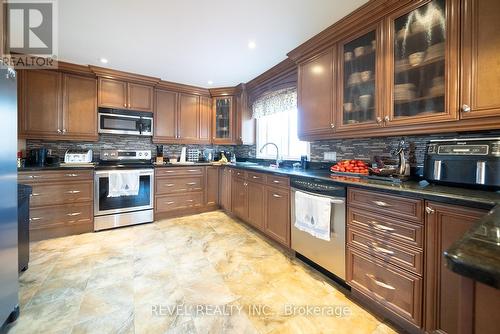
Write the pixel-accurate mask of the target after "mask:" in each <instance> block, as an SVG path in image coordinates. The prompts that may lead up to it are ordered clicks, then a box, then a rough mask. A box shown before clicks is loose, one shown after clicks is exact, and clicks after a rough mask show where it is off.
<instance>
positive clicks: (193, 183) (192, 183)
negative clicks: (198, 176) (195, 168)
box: [186, 182, 196, 186]
mask: <svg viewBox="0 0 500 334" xmlns="http://www.w3.org/2000/svg"><path fill="white" fill-rule="evenodd" d="M186 185H188V186H194V185H196V182H189V183H186Z"/></svg>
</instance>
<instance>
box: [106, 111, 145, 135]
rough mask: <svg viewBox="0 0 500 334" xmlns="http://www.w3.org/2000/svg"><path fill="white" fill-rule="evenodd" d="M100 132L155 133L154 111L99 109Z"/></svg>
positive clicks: (124, 133) (125, 133)
mask: <svg viewBox="0 0 500 334" xmlns="http://www.w3.org/2000/svg"><path fill="white" fill-rule="evenodd" d="M99 133H112V134H123V135H134V136H152V135H153V113H148V112H129V111H122V110H114V109H104V108H100V109H99Z"/></svg>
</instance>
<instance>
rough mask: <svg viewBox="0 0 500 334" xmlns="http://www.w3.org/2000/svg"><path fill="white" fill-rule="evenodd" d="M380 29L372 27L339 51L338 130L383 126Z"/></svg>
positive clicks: (342, 46) (342, 45)
mask: <svg viewBox="0 0 500 334" xmlns="http://www.w3.org/2000/svg"><path fill="white" fill-rule="evenodd" d="M379 35H380V27H379V26H376V27H372V28H370V29H368V30H365V31H363V32H361V34H358V35H356V36H355V37H351V38H350V39H347V40H346V41H344V42H342V43H341V44H340V47H339V55H338V59H339V79H338V82H339V83H340V84H339V94H338V96H339V106H338V107H337V117H338V118H340V119H339V120H338V121H337V123H338V130H339V131H342V130H343V129H352V128H366V127H374V126H381V125H382V115H381V114H380V110H381V108H379V107H378V105H379V103H380V101H379V100H380V96H381V94H380V92H378V91H377V89H379V87H381V86H380V84H379V81H380V77H381V76H380V74H381V73H379V68H380V67H379V62H380V60H381V59H380V58H379V51H378V49H380V47H378V46H379V41H380V39H379Z"/></svg>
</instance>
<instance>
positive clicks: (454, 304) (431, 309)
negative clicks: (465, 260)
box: [424, 202, 498, 334]
mask: <svg viewBox="0 0 500 334" xmlns="http://www.w3.org/2000/svg"><path fill="white" fill-rule="evenodd" d="M426 208H427V212H428V213H427V216H426V228H427V234H426V235H427V237H426V249H425V251H426V291H425V299H426V303H425V307H424V309H425V313H426V317H425V319H426V320H425V329H426V330H427V331H439V332H440V333H448V334H452V333H453V334H456V333H461V334H466V333H471V334H472V333H478V334H479V333H483V332H474V330H473V328H474V317H475V315H474V313H475V312H476V314H477V316H478V317H481V314H480V313H478V311H477V310H476V311H474V289H475V285H477V284H476V283H474V281H473V280H472V279H469V278H466V277H463V276H461V275H459V274H456V273H454V272H452V271H451V270H449V269H448V268H446V266H445V259H444V257H443V255H442V254H443V252H444V251H445V250H446V249H448V248H449V247H450V246H451V245H452V244H453V243H454V242H455V241H456V240H458V239H460V238H461V237H462V236H463V235H464V234H465V232H467V231H468V230H469V229H470V228H471V227H472V226H473V225H474V224H475V223H476V222H478V221H479V219H480V218H481V217H483V216H484V215H486V213H487V212H486V211H483V210H477V209H468V208H464V207H461V206H453V205H446V204H440V203H434V202H427V203H426ZM497 311H498V310H497ZM495 320H496V319H494V318H491V319H490V320H489V321H490V322H493V321H495ZM477 325H479V326H481V324H477Z"/></svg>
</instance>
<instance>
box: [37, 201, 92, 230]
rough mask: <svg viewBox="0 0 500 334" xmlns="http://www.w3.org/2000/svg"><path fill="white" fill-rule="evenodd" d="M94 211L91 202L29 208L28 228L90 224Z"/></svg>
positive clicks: (39, 228) (38, 228)
mask: <svg viewBox="0 0 500 334" xmlns="http://www.w3.org/2000/svg"><path fill="white" fill-rule="evenodd" d="M93 220H94V212H93V207H92V204H90V203H82V204H69V205H59V206H51V207H44V208H34V209H31V210H30V230H41V229H48V228H56V227H64V226H71V225H79V224H92V222H93Z"/></svg>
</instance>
